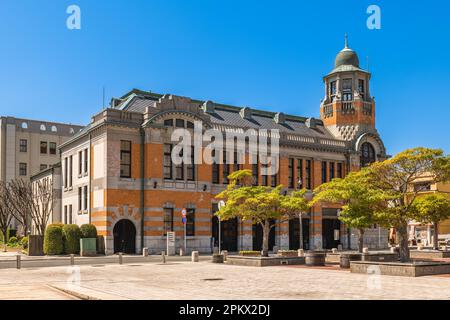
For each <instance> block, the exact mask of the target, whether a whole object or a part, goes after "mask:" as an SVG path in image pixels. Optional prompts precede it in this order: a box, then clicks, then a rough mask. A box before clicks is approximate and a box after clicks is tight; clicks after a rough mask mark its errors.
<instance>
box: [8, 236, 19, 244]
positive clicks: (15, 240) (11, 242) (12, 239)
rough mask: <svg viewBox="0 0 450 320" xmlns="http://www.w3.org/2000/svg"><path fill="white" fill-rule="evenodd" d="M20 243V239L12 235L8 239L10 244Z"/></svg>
mask: <svg viewBox="0 0 450 320" xmlns="http://www.w3.org/2000/svg"><path fill="white" fill-rule="evenodd" d="M18 243H19V240H18V239H17V238H16V237H11V238H9V240H8V244H9V245H10V246H16V245H17V244H18Z"/></svg>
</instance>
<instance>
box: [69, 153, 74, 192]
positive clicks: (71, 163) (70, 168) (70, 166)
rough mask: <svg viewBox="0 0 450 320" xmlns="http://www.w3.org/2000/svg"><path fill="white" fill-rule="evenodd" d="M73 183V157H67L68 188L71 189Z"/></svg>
mask: <svg viewBox="0 0 450 320" xmlns="http://www.w3.org/2000/svg"><path fill="white" fill-rule="evenodd" d="M72 182H73V157H72V156H70V157H69V188H70V187H72Z"/></svg>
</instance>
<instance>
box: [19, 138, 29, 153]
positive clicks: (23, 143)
mask: <svg viewBox="0 0 450 320" xmlns="http://www.w3.org/2000/svg"><path fill="white" fill-rule="evenodd" d="M19 152H24V153H25V152H28V140H27V139H20V140H19Z"/></svg>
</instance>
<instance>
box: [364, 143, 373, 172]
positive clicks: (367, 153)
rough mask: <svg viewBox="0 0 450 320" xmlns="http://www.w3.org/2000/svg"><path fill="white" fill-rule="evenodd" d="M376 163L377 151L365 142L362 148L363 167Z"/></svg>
mask: <svg viewBox="0 0 450 320" xmlns="http://www.w3.org/2000/svg"><path fill="white" fill-rule="evenodd" d="M375 161H376V157H375V149H374V148H373V146H372V145H371V144H370V143H368V142H364V143H363V144H362V146H361V167H367V166H368V165H370V164H372V163H374V162H375Z"/></svg>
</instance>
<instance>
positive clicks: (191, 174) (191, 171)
mask: <svg viewBox="0 0 450 320" xmlns="http://www.w3.org/2000/svg"><path fill="white" fill-rule="evenodd" d="M194 152H195V149H194V147H191V163H190V164H187V165H186V170H187V179H188V181H194V180H195V164H194V156H195V154H194Z"/></svg>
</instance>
